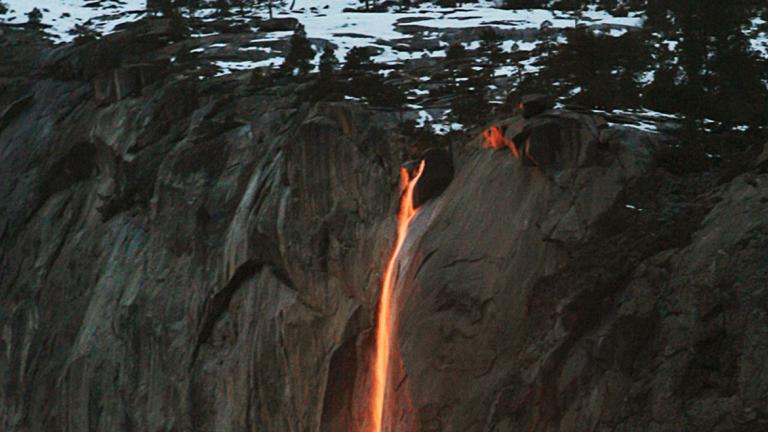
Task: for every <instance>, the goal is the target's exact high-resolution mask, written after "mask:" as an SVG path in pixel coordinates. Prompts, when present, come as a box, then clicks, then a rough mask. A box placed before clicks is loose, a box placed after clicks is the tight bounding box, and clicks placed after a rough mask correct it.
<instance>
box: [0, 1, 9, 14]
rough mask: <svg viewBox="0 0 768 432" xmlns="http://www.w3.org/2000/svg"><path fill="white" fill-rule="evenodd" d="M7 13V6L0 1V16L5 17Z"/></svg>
mask: <svg viewBox="0 0 768 432" xmlns="http://www.w3.org/2000/svg"><path fill="white" fill-rule="evenodd" d="M7 13H8V6H7V5H6V4H5V3H3V2H1V1H0V15H5V14H7Z"/></svg>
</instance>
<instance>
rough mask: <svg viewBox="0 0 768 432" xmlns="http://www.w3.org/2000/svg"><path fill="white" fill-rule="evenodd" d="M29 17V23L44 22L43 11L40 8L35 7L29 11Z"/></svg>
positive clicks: (38, 23)
mask: <svg viewBox="0 0 768 432" xmlns="http://www.w3.org/2000/svg"><path fill="white" fill-rule="evenodd" d="M27 19H28V20H29V24H32V25H40V23H41V22H43V13H42V12H41V11H40V9H38V8H34V9H32V10H31V11H29V13H27Z"/></svg>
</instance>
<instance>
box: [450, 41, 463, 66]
mask: <svg viewBox="0 0 768 432" xmlns="http://www.w3.org/2000/svg"><path fill="white" fill-rule="evenodd" d="M466 58H467V49H466V48H465V47H464V45H463V44H462V43H460V42H455V43H452V44H451V46H449V47H448V51H447V52H446V53H445V59H446V60H448V61H449V62H457V61H461V60H464V59H466Z"/></svg>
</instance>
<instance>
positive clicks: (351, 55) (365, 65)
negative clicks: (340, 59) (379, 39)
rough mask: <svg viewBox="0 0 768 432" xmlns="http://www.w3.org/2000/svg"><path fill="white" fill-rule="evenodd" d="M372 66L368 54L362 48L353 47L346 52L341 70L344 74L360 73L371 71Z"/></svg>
mask: <svg viewBox="0 0 768 432" xmlns="http://www.w3.org/2000/svg"><path fill="white" fill-rule="evenodd" d="M372 65H373V62H372V61H371V54H370V52H368V50H367V49H365V48H362V47H354V48H352V49H351V50H349V51H347V55H346V56H345V57H344V67H343V68H342V69H343V70H344V71H345V72H361V71H365V70H369V69H371V67H372Z"/></svg>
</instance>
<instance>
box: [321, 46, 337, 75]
mask: <svg viewBox="0 0 768 432" xmlns="http://www.w3.org/2000/svg"><path fill="white" fill-rule="evenodd" d="M319 68H320V77H321V78H324V79H328V78H331V77H333V74H334V73H336V70H337V69H338V68H339V59H337V58H336V52H335V51H334V49H333V47H331V45H326V46H325V48H324V49H323V54H322V55H321V56H320V65H319Z"/></svg>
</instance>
